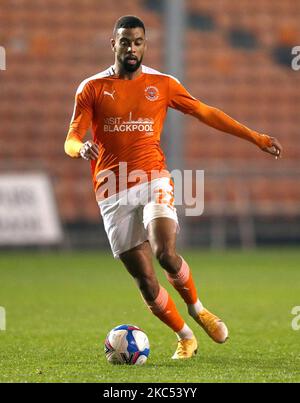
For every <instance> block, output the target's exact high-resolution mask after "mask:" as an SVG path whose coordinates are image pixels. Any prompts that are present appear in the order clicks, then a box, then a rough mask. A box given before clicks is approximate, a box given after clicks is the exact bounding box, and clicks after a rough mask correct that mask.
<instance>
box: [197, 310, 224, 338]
mask: <svg viewBox="0 0 300 403" xmlns="http://www.w3.org/2000/svg"><path fill="white" fill-rule="evenodd" d="M194 319H195V321H196V322H197V323H198V324H199V325H200V326H201V327H202V328H203V329H204V330H205V332H206V333H207V334H208V335H209V337H211V338H212V339H213V340H214V341H215V342H216V343H225V341H226V340H227V339H228V329H227V327H226V325H225V323H224V322H222V320H221V319H220V318H218V317H217V316H216V315H214V314H212V313H211V312H209V311H208V310H207V309H203V310H202V311H201V312H200V313H199V314H198V316H197V317H196V318H194Z"/></svg>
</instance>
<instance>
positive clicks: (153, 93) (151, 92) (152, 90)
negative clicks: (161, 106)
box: [145, 86, 159, 101]
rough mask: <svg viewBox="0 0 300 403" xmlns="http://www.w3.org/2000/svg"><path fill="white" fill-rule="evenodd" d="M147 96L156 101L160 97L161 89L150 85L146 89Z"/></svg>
mask: <svg viewBox="0 0 300 403" xmlns="http://www.w3.org/2000/svg"><path fill="white" fill-rule="evenodd" d="M145 97H146V98H147V99H148V100H149V101H156V100H157V99H158V97H159V91H158V89H157V88H156V87H154V86H150V87H147V88H146V89H145Z"/></svg>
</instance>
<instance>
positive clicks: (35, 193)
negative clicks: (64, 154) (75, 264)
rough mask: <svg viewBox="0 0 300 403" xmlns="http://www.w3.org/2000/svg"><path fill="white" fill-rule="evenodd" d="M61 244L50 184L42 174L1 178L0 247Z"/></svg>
mask: <svg viewBox="0 0 300 403" xmlns="http://www.w3.org/2000/svg"><path fill="white" fill-rule="evenodd" d="M61 240H62V228H61V223H60V220H59V217H58V213H57V209H56V203H55V199H54V195H53V189H52V185H51V182H50V180H49V178H48V176H47V175H45V174H43V173H29V174H27V173H24V174H23V173H19V174H15V173H14V174H1V175H0V245H47V244H55V243H59V242H60V241H61Z"/></svg>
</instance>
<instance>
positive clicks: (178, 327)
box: [145, 286, 193, 339]
mask: <svg viewBox="0 0 300 403" xmlns="http://www.w3.org/2000/svg"><path fill="white" fill-rule="evenodd" d="M145 302H146V304H147V306H148V308H149V309H150V310H151V312H152V313H153V314H154V315H155V316H157V317H158V318H159V319H160V320H161V321H162V322H164V323H165V324H166V325H167V326H169V327H170V328H171V329H172V330H173V331H174V332H175V333H176V334H177V337H178V338H179V339H185V338H186V339H189V338H192V337H193V332H192V330H191V329H190V328H189V327H188V326H187V324H186V323H185V322H184V320H183V319H182V317H181V316H180V314H179V312H178V311H177V308H176V305H175V303H174V301H173V300H172V298H171V297H170V295H169V294H168V292H167V290H166V289H165V288H163V287H162V286H160V288H159V293H158V296H157V297H156V298H155V300H154V301H151V302H149V301H145Z"/></svg>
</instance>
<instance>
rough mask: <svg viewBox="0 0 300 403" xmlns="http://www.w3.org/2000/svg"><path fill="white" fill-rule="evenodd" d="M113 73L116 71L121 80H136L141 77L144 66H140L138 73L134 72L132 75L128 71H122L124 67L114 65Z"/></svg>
mask: <svg viewBox="0 0 300 403" xmlns="http://www.w3.org/2000/svg"><path fill="white" fill-rule="evenodd" d="M113 71H114V73H115V75H116V76H118V77H119V78H121V79H122V80H134V79H135V78H137V77H138V76H139V75H141V73H142V66H140V67H139V68H138V69H137V70H136V71H133V72H132V73H131V72H128V71H126V70H124V69H122V66H120V65H119V64H117V63H115V64H114V65H113Z"/></svg>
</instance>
